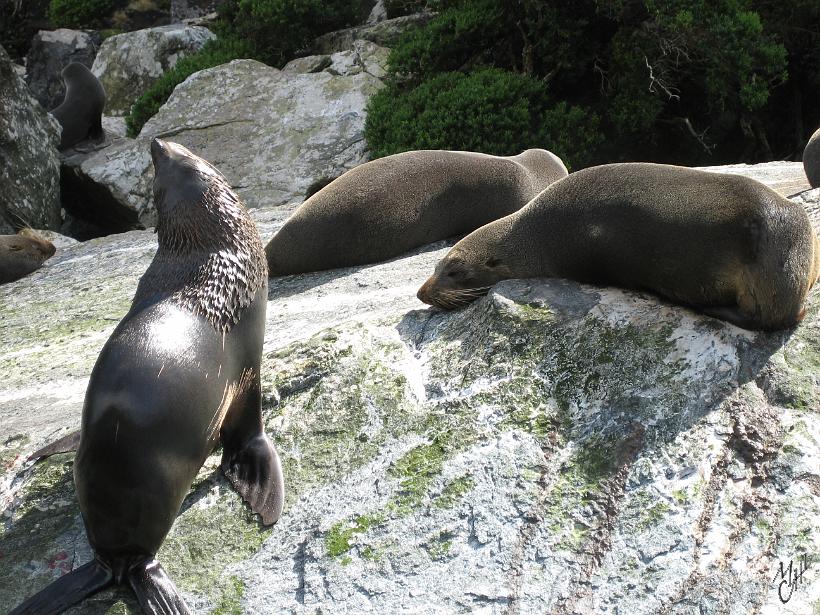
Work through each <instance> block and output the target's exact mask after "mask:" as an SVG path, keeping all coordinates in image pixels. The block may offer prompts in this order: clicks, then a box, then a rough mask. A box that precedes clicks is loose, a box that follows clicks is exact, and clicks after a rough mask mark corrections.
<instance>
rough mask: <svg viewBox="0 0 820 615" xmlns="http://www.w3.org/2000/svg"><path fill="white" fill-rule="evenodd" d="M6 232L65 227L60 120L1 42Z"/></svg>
mask: <svg viewBox="0 0 820 615" xmlns="http://www.w3.org/2000/svg"><path fill="white" fill-rule="evenodd" d="M0 101H2V102H0V161H2V164H0V234H10V233H13V232H14V229H17V228H20V227H21V226H31V227H34V228H43V229H52V230H56V229H58V228H59V227H60V167H59V162H58V157H57V144H58V143H59V142H60V126H59V124H58V123H57V120H55V119H54V118H53V117H51V116H50V115H49V114H48V113H46V111H45V110H44V109H43V108H42V107H41V106H40V105H39V104H38V103H37V101H36V100H34V99H33V98H32V97H31V93H30V92H29V89H28V87H27V86H26V84H25V82H24V81H23V79H22V78H21V77H20V76H19V75H18V74H17V71H16V70H15V68H14V64H13V62H12V61H11V58H9V56H8V54H7V53H6V50H5V49H3V48H2V47H1V46H0Z"/></svg>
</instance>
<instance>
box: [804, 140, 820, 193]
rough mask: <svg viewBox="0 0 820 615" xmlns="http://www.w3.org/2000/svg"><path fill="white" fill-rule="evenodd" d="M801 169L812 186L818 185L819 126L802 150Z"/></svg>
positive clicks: (819, 158) (819, 177)
mask: <svg viewBox="0 0 820 615" xmlns="http://www.w3.org/2000/svg"><path fill="white" fill-rule="evenodd" d="M803 170H804V171H805V172H806V177H807V178H808V180H809V184H811V187H812V188H817V187H818V186H820V128H818V129H817V130H815V131H814V134H813V135H812V136H811V138H810V139H809V142H808V143H807V144H806V149H804V150H803Z"/></svg>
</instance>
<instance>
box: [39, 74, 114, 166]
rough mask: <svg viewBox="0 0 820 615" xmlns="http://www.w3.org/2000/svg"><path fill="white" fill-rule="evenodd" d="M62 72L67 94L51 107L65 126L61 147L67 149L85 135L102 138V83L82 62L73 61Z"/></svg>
mask: <svg viewBox="0 0 820 615" xmlns="http://www.w3.org/2000/svg"><path fill="white" fill-rule="evenodd" d="M60 74H61V75H62V76H63V83H65V98H63V102H62V103H61V104H60V105H59V106H58V107H57V108H55V109H54V110H52V111H51V115H53V116H54V117H55V118H57V121H58V122H60V126H62V127H63V132H62V135H61V136H60V145H59V148H58V149H60V150H64V149H68V148H69V147H73V146H74V145H76V144H77V143H79V142H80V141H84V140H85V139H93V140H95V141H99V140H101V139H103V138H104V137H105V133H104V132H103V128H102V112H103V108H104V107H105V89H104V88H103V86H102V83H100V80H99V79H97V77H96V75H94V73H92V72H91V71H90V70H88V67H87V66H85V65H84V64H80V63H79V62H72V63H71V64H69V65H68V66H66V67H65V68H64V69H63V70H62V72H61V73H60Z"/></svg>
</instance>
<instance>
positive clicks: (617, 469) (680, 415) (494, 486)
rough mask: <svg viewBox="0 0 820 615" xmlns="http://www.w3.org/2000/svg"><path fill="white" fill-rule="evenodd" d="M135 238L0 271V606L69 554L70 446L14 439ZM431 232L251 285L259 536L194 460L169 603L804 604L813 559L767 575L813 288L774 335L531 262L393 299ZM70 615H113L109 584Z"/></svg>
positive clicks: (679, 610)
mask: <svg viewBox="0 0 820 615" xmlns="http://www.w3.org/2000/svg"><path fill="white" fill-rule="evenodd" d="M811 194H812V193H805V195H808V196H810V195H811ZM814 199H815V200H814V205H816V199H817V194H815V195H814ZM254 215H255V216H256V218H257V221H258V224H259V227H260V232H261V233H262V234H263V235H270V234H272V233H273V231H274V230H275V228H276V227H277V226H278V225H279V224H280V222H279V221H278V220H277V219H276V217H275V216H273V215H271V213H270V212H269V211H256V212H254ZM155 246H156V238H155V236H154V235H153V234H152V233H150V232H149V231H133V232H130V233H126V234H122V235H116V236H111V237H107V238H103V239H97V240H93V241H91V242H87V243H84V244H77V245H74V246H70V247H66V248H64V249H62V250H60V251H58V253H57V254H56V255H55V256H54V257H53V258H52V259H50V260H49V261H47V262H46V263H45V265H44V266H43V268H42V269H40V270H39V271H37V272H35V273H34V274H32V275H31V276H29V277H28V278H25V279H23V280H20V281H18V282H16V283H13V284H8V285H5V286H2V287H0V339H2V340H3V345H2V349H0V366H1V367H0V369H2V375H1V376H2V377H0V433H2V434H4V435H3V440H2V442H0V468H2V470H1V471H2V475H0V510H3V511H4V512H3V526H2V527H3V529H2V534H0V560H2V562H3V563H2V566H0V611H4V610H7V609H9V608H11V607H13V606H14V605H15V604H17V603H18V602H19V601H20V600H22V598H23V597H24V596H25V595H26V594H27V593H30V592H33V591H35V590H36V589H39V588H41V587H44V586H45V585H46V584H48V583H49V582H50V581H51V580H53V579H55V578H57V577H58V576H60V575H61V574H64V573H65V572H67V571H69V570H71V569H72V568H75V567H77V566H79V565H81V564H83V563H84V562H85V561H87V560H88V559H89V558H90V557H91V552H90V549H89V547H88V544H87V542H86V538H85V533H84V531H83V527H82V522H81V519H80V514H79V510H78V507H77V503H76V499H75V497H74V492H73V486H72V482H71V480H72V479H71V467H72V456H71V455H70V454H65V455H59V456H56V457H54V458H52V459H51V460H49V461H48V462H46V463H43V464H40V465H37V466H32V465H31V464H30V463H27V462H26V461H25V456H26V455H28V454H29V453H31V452H32V451H33V450H35V449H36V448H38V447H39V446H41V445H43V444H45V443H47V442H49V441H52V440H53V439H55V438H57V437H59V436H61V435H63V434H64V433H66V432H68V431H69V430H71V429H75V428H76V427H77V426H78V425H79V420H80V413H81V409H82V400H83V395H84V391H85V386H86V384H87V381H88V375H89V373H90V371H91V367H92V365H93V363H94V360H95V359H96V355H97V353H98V352H99V350H100V348H101V346H102V344H103V343H104V342H105V340H106V338H107V336H108V335H109V334H110V333H111V331H112V330H113V328H114V326H115V325H116V323H117V322H118V321H119V319H120V318H122V316H123V314H124V313H125V312H126V311H127V309H128V306H129V304H130V300H131V296H132V294H133V292H134V290H135V288H136V284H137V281H138V279H139V276H140V275H141V274H142V272H143V271H144V270H145V268H146V267H147V265H148V263H149V262H150V260H151V258H152V256H153V253H154V251H155ZM446 251H447V245H446V244H444V243H439V244H434V245H432V246H428V247H427V248H425V249H423V250H421V251H419V252H416V253H414V254H411V255H407V256H404V257H401V258H398V259H395V260H393V261H390V262H387V263H381V264H378V265H373V266H366V267H357V268H351V269H342V270H335V271H327V272H319V273H314V274H306V275H300V276H293V277H287V278H279V279H274V280H272V281H271V287H270V294H269V303H268V319H267V322H268V324H267V330H266V336H265V348H264V359H263V397H264V420H265V427H266V430H267V432H268V433H269V434H270V436H271V437H272V438H273V439H274V440H275V441H276V444H277V447H278V449H279V453H280V455H281V457H282V461H283V464H284V469H285V476H286V486H287V500H286V505H285V512H284V515H283V517H282V519H281V520H280V521H279V523H278V524H276V525H275V526H274V527H273V528H263V527H261V526H260V525H259V524H258V522H257V520H256V519H255V518H254V517H253V515H252V514H250V512H249V510H248V509H247V507H246V506H245V505H243V503H242V501H241V499H240V497H239V496H238V495H237V494H236V493H235V492H233V491H232V489H231V488H230V486H229V485H228V484H227V482H226V481H225V480H224V479H223V478H222V477H221V476H220V475H219V473H218V471H217V469H216V468H217V464H218V460H219V453H218V452H217V453H215V454H214V455H213V456H212V457H211V458H210V459H209V461H208V463H207V464H206V465H205V467H203V469H202V471H201V472H200V474H199V477H198V479H197V481H196V483H195V484H194V486H193V487H192V489H191V493H190V495H189V496H188V498H187V499H186V501H185V503H184V505H183V510H182V511H181V513H180V515H179V517H178V519H177V521H176V523H175V525H174V527H173V529H172V530H171V534H170V535H169V537H168V538H167V540H166V542H165V544H164V546H163V548H162V550H161V551H160V553H159V558H160V560H161V561H162V563H163V566H164V567H165V568H166V569H167V570H168V571H169V573H170V574H171V575H172V576H173V578H174V580H175V582H176V584H177V585H178V587H179V588H180V590H181V591H182V592H183V593H184V595H185V598H186V600H187V601H188V603H189V604H190V605H191V607H192V609H193V610H194V612H196V613H201V614H206V613H254V614H256V613H271V614H278V613H316V612H322V613H361V612H373V613H399V612H416V613H488V614H490V613H493V614H494V613H499V614H500V613H539V614H543V613H559V614H561V613H565V614H570V613H581V614H589V615H593V614H594V615H597V614H600V613H612V614H615V613H630V614H633V613H634V614H642V613H647V614H648V613H653V614H654V613H672V614H675V615H677V614H684V613H685V614H689V613H721V614H723V613H733V614H734V613H737V614H738V615H741V614H743V615H745V614H746V613H751V612H758V613H772V614H775V613H778V614H779V613H788V614H795V615H797V614H806V613H813V612H815V611H816V610H817V608H818V604H820V580H819V579H820V571H818V566H817V565H815V567H814V568H812V569H811V570H809V571H808V572H806V573H805V575H804V578H803V582H802V584H801V585H799V586H798V587H796V588H795V589H794V591H793V593H792V594H791V595H789V593H788V588H784V587H780V578H779V577H778V576H777V575H778V573H779V570H780V564H781V563H782V564H783V565H784V566H785V567H786V568H787V567H788V565H789V562H794V565H795V566H797V563H798V559H799V557H800V556H801V555H803V554H810V555H811V554H813V555H817V554H818V553H820V534H819V533H818V531H817V528H818V527H820V421H818V414H820V289H818V290H816V291H815V292H814V293H813V294H812V295H811V299H810V301H809V305H808V314H807V316H806V319H805V320H804V322H803V323H802V324H801V325H800V326H798V327H797V328H796V329H794V330H792V331H783V332H780V333H774V334H762V333H754V332H749V331H744V330H742V329H739V328H737V327H734V326H732V325H728V324H725V323H723V322H721V321H718V320H714V319H711V318H708V317H705V316H702V315H699V314H697V313H695V312H692V311H690V310H687V309H685V308H681V307H677V306H673V305H670V304H668V303H666V302H664V301H662V300H659V299H657V298H656V297H654V296H652V295H649V294H641V293H632V292H625V291H622V290H618V289H613V288H599V287H592V286H585V285H579V284H576V283H573V282H568V281H564V280H559V279H544V280H510V281H506V282H503V283H501V284H498V285H497V286H496V287H494V288H493V289H492V291H491V292H490V294H489V295H488V296H487V297H485V298H483V299H481V300H479V301H477V302H476V303H474V304H472V305H471V306H469V307H467V308H466V309H463V310H460V311H457V312H451V313H444V312H439V311H437V310H433V309H430V308H427V306H424V305H423V304H421V303H420V302H418V300H417V299H416V298H415V291H416V289H417V288H418V286H419V285H420V284H421V283H422V282H423V281H424V279H425V278H426V277H427V276H428V275H429V273H430V271H431V270H432V268H433V266H434V264H435V263H436V261H437V260H438V259H440V258H441V257H442V256H443V255H444V254H445V253H446ZM137 454H138V453H137ZM778 589H781V592H782V593H783V595H784V596H789V598H790V599H789V601H788V603H786V604H782V603H781V601H780V598H779V597H778ZM71 612H72V613H75V614H79V613H82V614H89V613H95V614H96V613H110V614H114V613H117V614H122V613H138V612H139V611H138V609H137V607H136V603H135V601H134V600H133V598H132V597H131V595H130V594H129V591H128V590H126V589H122V588H120V589H112V590H108V591H106V592H104V593H102V594H99V595H97V596H95V597H94V598H93V599H92V600H89V601H86V602H85V603H84V604H83V605H81V606H80V607H78V608H76V609H74V610H73V611H71Z"/></svg>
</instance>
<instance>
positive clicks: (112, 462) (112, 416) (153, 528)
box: [13, 139, 284, 615]
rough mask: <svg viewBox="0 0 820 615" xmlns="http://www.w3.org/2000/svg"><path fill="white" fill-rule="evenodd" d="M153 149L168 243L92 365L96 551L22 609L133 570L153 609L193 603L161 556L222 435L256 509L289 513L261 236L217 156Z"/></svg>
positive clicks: (226, 460) (235, 479)
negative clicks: (264, 411)
mask: <svg viewBox="0 0 820 615" xmlns="http://www.w3.org/2000/svg"><path fill="white" fill-rule="evenodd" d="M151 154H152V157H153V160H154V168H155V170H156V176H155V179H154V201H155V203H156V207H157V213H158V218H159V222H158V225H157V235H158V238H159V250H158V251H157V254H156V256H155V257H154V260H153V262H152V263H151V265H150V266H149V267H148V270H147V271H146V272H145V275H143V277H142V279H141V280H140V283H139V286H138V288H137V292H136V295H135V296H134V301H133V303H132V304H131V309H130V310H129V312H128V314H126V315H125V318H123V320H122V321H121V322H120V324H119V325H118V326H117V328H116V329H115V330H114V333H113V334H112V335H111V338H110V339H109V340H108V342H106V344H105V346H104V347H103V349H102V352H101V353H100V356H99V358H98V359H97V363H96V365H95V366H94V370H93V372H92V374H91V380H90V382H89V385H88V391H87V393H86V398H85V406H84V407H83V417H82V426H81V437H80V445H79V449H78V451H77V457H76V461H75V464H74V484H75V486H76V489H77V497H78V499H79V502H80V508H81V510H82V513H83V521H84V522H85V527H86V531H87V534H88V540H89V542H90V543H91V546H92V547H93V548H94V552H95V558H94V560H93V561H91V562H89V563H88V564H86V565H84V566H81V567H80V568H78V569H77V570H74V571H73V572H71V573H70V574H68V575H66V576H64V577H62V578H60V579H58V580H57V581H55V582H54V583H52V584H51V585H49V586H48V587H46V588H45V589H44V590H43V591H42V592H40V593H39V594H37V595H35V596H34V597H32V598H29V599H28V600H27V601H26V602H25V603H23V604H22V605H21V606H19V607H18V608H17V609H15V610H14V611H13V613H14V615H21V614H31V615H34V614H35V613H36V614H37V615H49V614H56V613H60V612H62V611H63V610H65V609H66V608H68V607H69V606H71V605H72V604H75V603H77V602H79V601H81V600H82V599H83V598H85V597H86V596H88V595H90V594H92V593H94V592H96V591H98V590H100V589H102V588H103V587H106V586H107V585H110V584H112V583H118V584H119V583H124V582H126V581H127V582H128V583H129V584H130V585H131V587H132V588H133V590H134V593H135V594H136V596H137V599H138V600H139V603H140V606H141V607H142V609H143V611H144V612H145V613H151V614H159V613H162V614H166V615H167V614H185V613H189V610H188V608H187V607H186V605H185V603H184V601H183V600H182V598H181V597H180V596H179V595H178V593H177V590H176V588H175V587H174V584H173V582H172V581H171V580H170V579H169V578H168V576H167V575H166V573H165V571H164V570H163V569H162V567H161V566H160V565H159V563H158V562H157V561H156V560H155V558H154V556H155V554H156V552H157V549H158V548H159V546H160V544H161V543H162V541H163V539H164V538H165V535H166V534H167V533H168V530H169V529H170V528H171V525H172V524H173V522H174V518H175V516H176V514H177V512H178V511H179V507H180V505H181V504H182V501H183V498H184V497H185V496H186V494H187V493H188V490H189V488H190V486H191V482H192V481H193V479H194V477H195V476H196V474H197V471H198V470H199V468H200V466H201V465H202V463H203V461H204V460H205V458H206V457H207V456H208V454H209V453H210V452H211V450H212V449H213V447H214V445H215V444H216V443H217V441H218V440H220V439H221V441H222V445H223V449H224V452H223V455H222V465H221V467H222V471H223V472H224V473H225V474H226V476H227V477H228V479H229V480H230V481H231V483H232V484H233V486H234V487H235V488H236V489H237V491H239V493H240V494H241V495H242V497H243V498H244V499H245V500H246V501H247V502H248V503H249V504H250V506H251V508H252V509H253V510H254V511H255V512H257V513H259V514H260V515H261V516H262V520H263V522H264V523H266V524H269V523H273V522H275V521H276V520H277V519H278V518H279V516H280V514H281V512H282V502H283V492H284V491H283V479H282V471H281V467H280V463H279V457H278V455H277V453H276V450H275V449H274V447H273V445H272V443H271V441H270V439H269V438H268V437H267V435H266V434H265V432H264V430H263V428H262V417H261V391H260V378H259V376H260V374H259V369H260V361H261V353H262V339H263V334H264V330H265V308H266V305H267V271H266V267H265V255H264V251H263V248H262V243H261V241H260V240H259V235H258V233H257V231H256V228H255V227H254V225H253V222H252V221H251V220H250V218H249V217H248V215H247V212H246V211H245V209H244V207H243V206H242V203H241V202H240V201H239V199H238V198H237V196H236V195H235V194H234V193H233V192H232V191H231V189H230V187H229V186H228V183H227V182H226V181H225V179H224V178H223V177H222V176H221V175H220V174H219V172H218V171H217V170H216V169H214V167H212V166H211V165H210V164H208V163H207V162H205V161H204V160H202V159H201V158H198V157H197V156H194V155H193V154H192V153H191V152H189V151H188V150H187V149H185V148H184V147H182V146H180V145H177V144H175V143H164V142H162V141H160V140H158V139H154V141H153V142H152V144H151Z"/></svg>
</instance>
